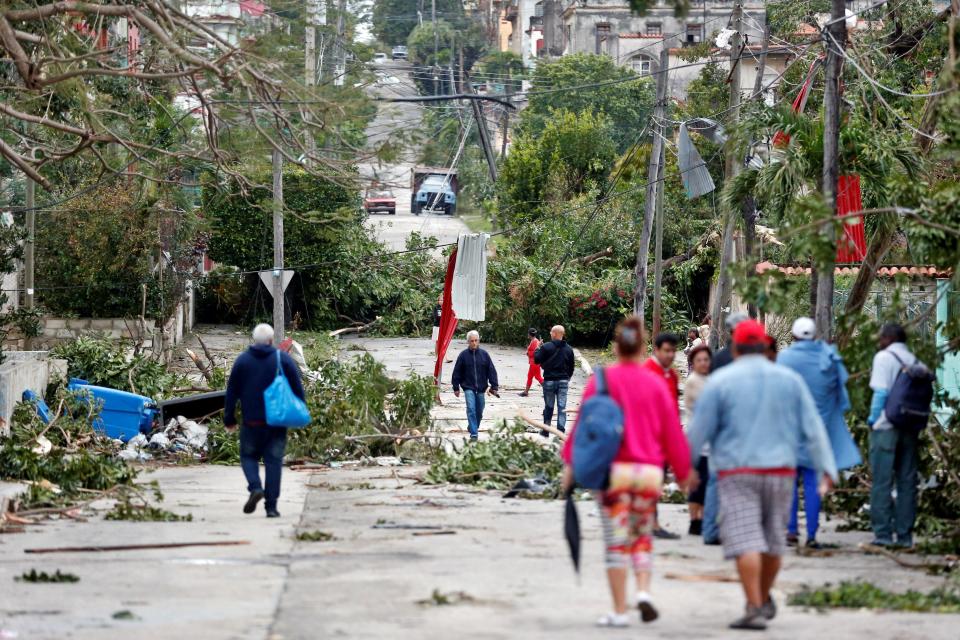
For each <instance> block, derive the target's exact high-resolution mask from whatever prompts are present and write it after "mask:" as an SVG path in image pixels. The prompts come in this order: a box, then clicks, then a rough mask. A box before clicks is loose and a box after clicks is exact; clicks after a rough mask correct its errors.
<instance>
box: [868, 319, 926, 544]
mask: <svg viewBox="0 0 960 640" xmlns="http://www.w3.org/2000/svg"><path fill="white" fill-rule="evenodd" d="M878 343H879V345H880V351H878V352H877V354H876V355H875V356H874V357H873V368H872V369H871V373H870V388H871V389H872V390H873V398H872V401H871V403H870V416H869V417H868V418H867V424H868V425H870V427H871V431H870V471H871V473H872V474H873V484H872V486H871V489H870V522H871V525H872V527H873V534H874V540H873V544H874V545H877V546H881V547H892V546H897V547H905V548H910V547H912V546H913V525H914V522H915V521H916V518H917V479H918V477H917V475H918V474H917V458H918V454H917V449H918V446H919V439H920V431H922V430H923V428H924V427H925V426H926V424H927V420H928V419H929V417H930V403H931V401H932V400H933V380H934V376H933V374H932V373H931V372H930V371H929V369H927V367H926V366H924V365H923V363H921V362H919V361H918V360H917V357H916V356H915V355H913V353H911V352H910V349H908V348H907V344H906V343H907V332H906V331H904V329H903V327H902V326H900V325H898V324H893V323H889V324H885V325H883V327H881V328H880V337H879V340H878ZM894 489H896V492H897V498H896V500H894V498H893V490H894ZM894 535H896V539H894Z"/></svg>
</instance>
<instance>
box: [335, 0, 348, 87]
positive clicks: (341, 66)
mask: <svg viewBox="0 0 960 640" xmlns="http://www.w3.org/2000/svg"><path fill="white" fill-rule="evenodd" d="M346 5H347V0H340V4H339V5H338V6H337V48H336V52H337V55H336V58H335V62H334V64H336V70H335V71H334V76H333V77H334V80H333V84H334V85H335V86H337V87H342V86H343V82H344V76H345V75H346V73H347V47H346V46H345V45H344V36H345V35H346V31H347V22H346V17H345V14H346V11H347V6H346Z"/></svg>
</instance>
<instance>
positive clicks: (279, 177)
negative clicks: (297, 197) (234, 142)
mask: <svg viewBox="0 0 960 640" xmlns="http://www.w3.org/2000/svg"><path fill="white" fill-rule="evenodd" d="M272 289H273V336H274V341H275V344H278V345H279V344H280V343H281V342H282V341H283V329H284V327H283V325H284V305H283V155H281V153H280V151H279V150H278V149H274V150H273V287H272Z"/></svg>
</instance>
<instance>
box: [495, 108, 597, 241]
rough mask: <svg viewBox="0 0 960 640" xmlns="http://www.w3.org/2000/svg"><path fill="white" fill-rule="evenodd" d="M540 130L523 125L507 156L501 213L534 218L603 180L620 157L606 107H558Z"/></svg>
mask: <svg viewBox="0 0 960 640" xmlns="http://www.w3.org/2000/svg"><path fill="white" fill-rule="evenodd" d="M551 115H552V117H551V118H550V119H549V121H547V122H546V124H545V126H544V128H543V130H541V131H539V132H538V133H537V134H533V133H530V132H529V131H527V130H525V131H524V132H523V133H522V134H521V135H520V136H519V138H518V139H517V141H516V142H514V144H513V148H512V150H511V152H510V155H508V156H507V158H506V160H504V161H503V166H502V168H501V170H500V178H499V188H498V195H499V198H500V200H499V204H500V209H499V216H500V220H501V223H503V224H504V225H511V224H514V223H516V222H518V221H522V220H531V219H533V218H536V217H538V216H539V215H540V214H541V213H542V206H543V205H545V204H547V203H549V202H566V201H567V200H570V199H571V198H573V197H576V196H578V195H580V194H582V193H584V192H586V191H588V190H590V189H591V188H594V187H596V186H597V185H599V184H601V183H602V182H603V180H604V179H605V178H606V177H607V174H608V173H609V171H610V167H611V166H612V164H613V160H614V158H615V157H616V145H615V143H614V140H613V135H614V127H613V125H612V124H611V121H610V118H608V117H607V116H606V115H604V114H602V113H595V112H592V111H584V112H582V113H579V114H578V113H573V112H571V111H565V110H562V109H561V110H557V111H553V112H552V114H551Z"/></svg>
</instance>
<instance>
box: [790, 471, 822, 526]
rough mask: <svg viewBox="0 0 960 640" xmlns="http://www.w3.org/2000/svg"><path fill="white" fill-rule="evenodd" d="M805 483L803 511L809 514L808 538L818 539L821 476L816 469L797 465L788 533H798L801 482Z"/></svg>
mask: <svg viewBox="0 0 960 640" xmlns="http://www.w3.org/2000/svg"><path fill="white" fill-rule="evenodd" d="M801 482H802V483H803V512H804V514H805V515H806V516H807V540H816V539H817V528H818V527H819V526H820V491H819V489H820V487H819V485H820V477H819V475H818V474H817V472H816V471H815V470H814V469H809V468H807V467H797V478H796V480H795V481H794V483H793V507H791V509H790V524H788V525H787V533H790V534H793V535H797V529H798V528H799V523H798V520H799V517H798V513H797V512H798V511H800V491H799V489H798V487H799V485H800V483H801Z"/></svg>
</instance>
